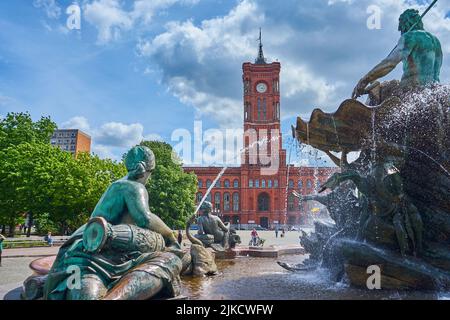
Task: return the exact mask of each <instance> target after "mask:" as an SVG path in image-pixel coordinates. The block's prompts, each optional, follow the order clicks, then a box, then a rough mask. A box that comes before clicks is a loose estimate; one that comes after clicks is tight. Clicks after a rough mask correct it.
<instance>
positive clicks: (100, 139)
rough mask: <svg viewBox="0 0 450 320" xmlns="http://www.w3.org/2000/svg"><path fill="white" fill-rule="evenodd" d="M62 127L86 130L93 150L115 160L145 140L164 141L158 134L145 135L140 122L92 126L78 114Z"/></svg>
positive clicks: (101, 155) (108, 123)
mask: <svg viewBox="0 0 450 320" xmlns="http://www.w3.org/2000/svg"><path fill="white" fill-rule="evenodd" d="M61 128H66V129H80V130H82V131H84V132H86V133H87V134H89V135H90V136H91V138H92V152H94V153H95V154H98V155H99V156H100V157H104V158H111V159H114V160H120V158H121V155H122V154H123V153H124V152H126V151H127V150H128V149H129V148H131V147H133V146H135V145H137V144H139V143H140V142H141V141H143V140H152V141H154V140H158V141H162V138H161V136H159V135H157V134H146V135H144V126H143V125H142V124H140V123H133V124H125V123H121V122H107V123H104V124H102V125H101V126H100V127H91V125H90V124H89V121H88V120H87V119H86V118H85V117H81V116H76V117H73V118H71V119H69V120H68V121H66V122H64V123H62V125H61Z"/></svg>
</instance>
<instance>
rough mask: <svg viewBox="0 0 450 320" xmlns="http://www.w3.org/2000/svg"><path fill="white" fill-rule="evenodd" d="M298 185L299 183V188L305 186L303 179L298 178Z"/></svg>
mask: <svg viewBox="0 0 450 320" xmlns="http://www.w3.org/2000/svg"><path fill="white" fill-rule="evenodd" d="M297 185H298V188H299V189H302V188H303V180H298V182H297Z"/></svg>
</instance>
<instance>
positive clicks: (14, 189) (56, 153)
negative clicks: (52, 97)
mask: <svg viewBox="0 0 450 320" xmlns="http://www.w3.org/2000/svg"><path fill="white" fill-rule="evenodd" d="M71 161H73V159H72V157H71V155H70V154H68V153H65V152H63V151H61V150H59V149H57V148H54V147H52V146H51V145H50V144H45V143H21V144H19V145H15V146H12V145H11V146H9V147H7V148H4V149H1V150H0V208H1V217H2V220H3V221H4V222H5V223H7V224H8V225H10V230H11V231H13V230H14V226H15V225H16V224H17V220H18V218H19V217H21V216H22V215H23V214H24V213H25V212H30V211H31V212H33V214H38V213H41V212H50V209H51V203H52V199H53V198H54V197H55V189H54V188H53V186H54V185H55V180H57V179H60V178H62V177H64V176H65V175H66V172H67V168H68V167H70V162H71Z"/></svg>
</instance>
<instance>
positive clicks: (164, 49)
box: [137, 0, 450, 127]
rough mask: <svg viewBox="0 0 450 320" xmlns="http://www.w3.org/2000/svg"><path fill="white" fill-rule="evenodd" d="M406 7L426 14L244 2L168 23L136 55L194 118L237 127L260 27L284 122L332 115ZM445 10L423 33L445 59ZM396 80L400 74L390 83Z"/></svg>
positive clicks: (390, 1)
mask: <svg viewBox="0 0 450 320" xmlns="http://www.w3.org/2000/svg"><path fill="white" fill-rule="evenodd" d="M370 5H377V6H379V7H380V8H381V9H382V29H381V30H369V29H368V28H367V25H366V22H367V19H368V18H369V14H368V13H367V10H366V9H367V7H368V6H370ZM411 6H413V7H416V8H418V9H419V10H420V11H421V12H423V10H424V9H425V8H426V5H422V6H418V5H412V4H411V1H408V3H407V2H406V1H398V0H361V1H351V0H318V1H311V2H302V3H299V2H298V1H294V0H286V1H283V3H282V5H280V4H279V3H276V2H274V1H269V0H260V1H254V0H242V1H239V2H238V3H237V5H236V6H235V7H234V8H233V9H232V10H230V11H229V12H228V13H227V14H226V15H224V16H221V17H216V18H213V19H206V20H203V21H200V22H198V23H194V21H192V20H187V21H172V22H169V23H167V24H166V26H165V29H166V30H165V31H164V32H162V33H160V34H159V35H157V36H154V37H151V38H149V39H147V40H141V41H140V42H139V44H138V46H137V49H138V52H139V53H140V54H141V55H142V56H144V57H148V61H149V62H150V64H151V69H152V70H158V69H159V71H160V72H161V79H162V83H163V84H165V85H166V86H167V88H168V90H169V91H170V92H171V93H172V94H173V95H174V96H176V97H177V98H178V99H179V100H180V101H181V102H182V103H184V104H186V105H189V106H192V107H194V108H195V110H196V111H197V112H198V116H208V117H211V118H213V119H214V120H215V121H216V122H217V123H218V124H219V126H221V127H230V126H234V127H237V126H241V124H242V86H241V76H240V73H241V70H240V65H241V63H242V62H244V61H251V60H252V59H253V58H255V57H256V50H257V43H256V38H257V32H258V28H259V27H260V26H262V27H263V43H264V51H265V55H266V58H267V57H269V58H272V60H273V59H275V58H277V60H279V61H280V62H281V65H282V71H281V89H282V90H281V92H282V102H281V103H282V117H283V118H284V119H285V118H288V117H292V116H295V115H300V114H302V115H309V113H310V112H311V111H312V110H313V109H314V108H316V107H320V108H323V109H325V110H327V111H332V110H335V109H336V108H337V107H338V105H339V104H340V102H341V101H343V100H344V99H347V98H349V96H350V94H351V92H352V90H353V86H354V85H355V84H356V83H357V81H358V79H359V78H360V77H361V76H363V75H364V74H365V73H366V72H367V71H368V70H370V69H371V68H372V67H373V66H374V65H375V64H377V63H378V62H379V61H380V60H381V59H382V58H384V57H385V56H386V55H387V54H388V53H389V51H390V50H391V49H392V47H393V46H394V45H395V44H396V43H397V40H398V38H399V36H400V34H399V33H398V31H397V24H398V17H399V15H400V14H401V12H402V11H403V10H405V9H406V8H409V7H411ZM446 7H448V6H447V5H446V4H445V3H444V2H439V3H438V5H437V6H436V8H434V9H433V10H432V11H430V12H429V14H428V16H427V17H426V18H425V28H426V29H427V30H429V31H431V32H433V33H435V34H436V35H437V36H438V37H439V38H440V39H441V42H442V43H443V45H444V51H445V52H446V53H447V54H448V53H450V33H449V32H448V31H449V30H450V19H449V18H447V19H446V18H445V15H446V12H447V8H446ZM269 60H270V59H269ZM444 61H446V59H444ZM442 70H445V65H444V66H443V68H442ZM400 73H401V67H398V68H397V69H396V71H395V72H394V73H393V74H391V75H390V76H389V77H400ZM389 77H388V78H389ZM446 77H447V79H448V75H447V76H446ZM442 80H443V81H445V80H446V79H442ZM308 117H309V116H308Z"/></svg>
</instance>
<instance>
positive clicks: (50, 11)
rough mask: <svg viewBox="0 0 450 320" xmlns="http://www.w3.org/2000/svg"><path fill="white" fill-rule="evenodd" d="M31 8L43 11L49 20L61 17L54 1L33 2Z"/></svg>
mask: <svg viewBox="0 0 450 320" xmlns="http://www.w3.org/2000/svg"><path fill="white" fill-rule="evenodd" d="M33 6H34V7H36V8H40V9H43V10H44V11H45V13H46V14H47V17H49V18H50V19H58V18H59V17H60V15H61V7H60V6H59V5H58V4H57V3H56V0H34V1H33Z"/></svg>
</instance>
